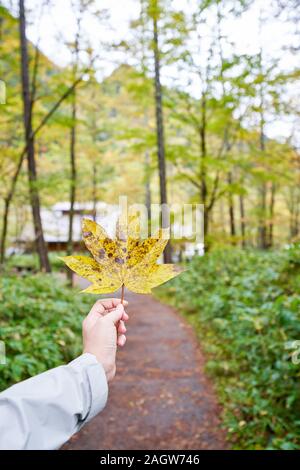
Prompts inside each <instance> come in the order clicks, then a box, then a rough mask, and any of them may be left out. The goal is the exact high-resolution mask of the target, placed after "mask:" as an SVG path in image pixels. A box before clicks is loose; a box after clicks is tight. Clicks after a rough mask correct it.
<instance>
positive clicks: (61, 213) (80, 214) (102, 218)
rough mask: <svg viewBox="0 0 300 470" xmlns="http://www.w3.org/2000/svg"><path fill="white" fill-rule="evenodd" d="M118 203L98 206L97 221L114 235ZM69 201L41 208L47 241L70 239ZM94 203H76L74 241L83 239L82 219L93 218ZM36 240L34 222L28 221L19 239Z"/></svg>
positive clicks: (62, 241)
mask: <svg viewBox="0 0 300 470" xmlns="http://www.w3.org/2000/svg"><path fill="white" fill-rule="evenodd" d="M118 210H119V206H118V205H112V204H106V203H104V202H99V203H98V204H97V206H96V222H97V223H99V224H101V225H102V226H103V227H104V228H105V229H106V231H107V232H108V233H109V234H111V235H113V234H114V230H115V225H116V221H117V218H118V213H119V212H118ZM69 211H70V203H69V202H59V203H57V204H55V205H54V206H52V207H51V208H49V209H46V208H42V209H41V218H42V224H43V230H44V237H45V241H46V242H47V243H57V242H61V243H65V242H67V241H68V233H69ZM92 211H93V203H92V202H86V203H75V206H74V212H75V213H74V219H73V241H75V242H76V241H81V239H82V235H81V221H82V219H83V218H84V217H86V218H91V219H92V214H93V212H92ZM33 240H34V230H33V224H32V222H31V221H30V222H28V223H27V224H26V225H25V227H24V229H23V230H22V233H21V235H20V237H19V239H18V241H19V242H30V241H33Z"/></svg>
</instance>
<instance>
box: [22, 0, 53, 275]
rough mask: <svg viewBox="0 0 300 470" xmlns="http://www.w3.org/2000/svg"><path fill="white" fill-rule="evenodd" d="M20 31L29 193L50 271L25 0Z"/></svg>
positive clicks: (43, 260) (39, 245)
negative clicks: (39, 186) (39, 181)
mask: <svg viewBox="0 0 300 470" xmlns="http://www.w3.org/2000/svg"><path fill="white" fill-rule="evenodd" d="M19 11H20V19H19V32H20V46H21V81H22V95H23V107H24V129H25V137H26V146H27V164H28V179H29V194H30V202H31V207H32V217H33V224H34V232H35V242H36V248H37V252H38V255H39V260H40V267H41V269H42V270H43V271H45V272H50V271H51V267H50V263H49V258H48V250H47V245H46V243H45V240H44V234H43V227H42V220H41V211H40V199H39V193H38V189H37V170H36V161H35V151H34V138H33V137H32V120H31V107H32V100H31V96H30V85H29V64H28V50H27V39H26V19H25V8H24V0H19Z"/></svg>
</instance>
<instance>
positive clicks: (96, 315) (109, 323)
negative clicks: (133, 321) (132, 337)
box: [82, 299, 129, 381]
mask: <svg viewBox="0 0 300 470" xmlns="http://www.w3.org/2000/svg"><path fill="white" fill-rule="evenodd" d="M124 305H125V306H126V305H128V302H126V301H124ZM128 318H129V317H128V315H127V313H126V312H125V310H124V306H123V305H122V304H121V299H105V300H98V301H97V302H96V303H95V304H94V306H93V307H92V309H91V311H90V313H89V314H88V315H87V317H86V318H85V319H84V320H83V323H82V336H83V352H84V353H90V354H93V355H94V356H96V359H97V361H98V362H99V363H100V364H102V366H103V368H104V371H105V374H106V378H107V381H110V380H112V379H113V378H114V376H115V373H116V353H117V346H124V344H125V342H126V336H125V333H126V327H125V323H124V322H125V321H127V320H128Z"/></svg>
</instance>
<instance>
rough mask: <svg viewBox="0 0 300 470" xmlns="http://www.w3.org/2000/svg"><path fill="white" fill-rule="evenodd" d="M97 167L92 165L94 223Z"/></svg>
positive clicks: (96, 199) (94, 217)
mask: <svg viewBox="0 0 300 470" xmlns="http://www.w3.org/2000/svg"><path fill="white" fill-rule="evenodd" d="M97 202H98V198H97V165H96V164H95V163H94V164H93V220H94V222H96V218H97Z"/></svg>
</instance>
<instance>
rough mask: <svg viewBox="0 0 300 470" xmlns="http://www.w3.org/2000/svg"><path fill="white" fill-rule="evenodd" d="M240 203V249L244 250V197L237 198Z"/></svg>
mask: <svg viewBox="0 0 300 470" xmlns="http://www.w3.org/2000/svg"><path fill="white" fill-rule="evenodd" d="M239 202H240V221H241V236H242V247H243V248H246V221H245V204H244V196H243V195H242V194H241V195H240V196H239Z"/></svg>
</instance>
